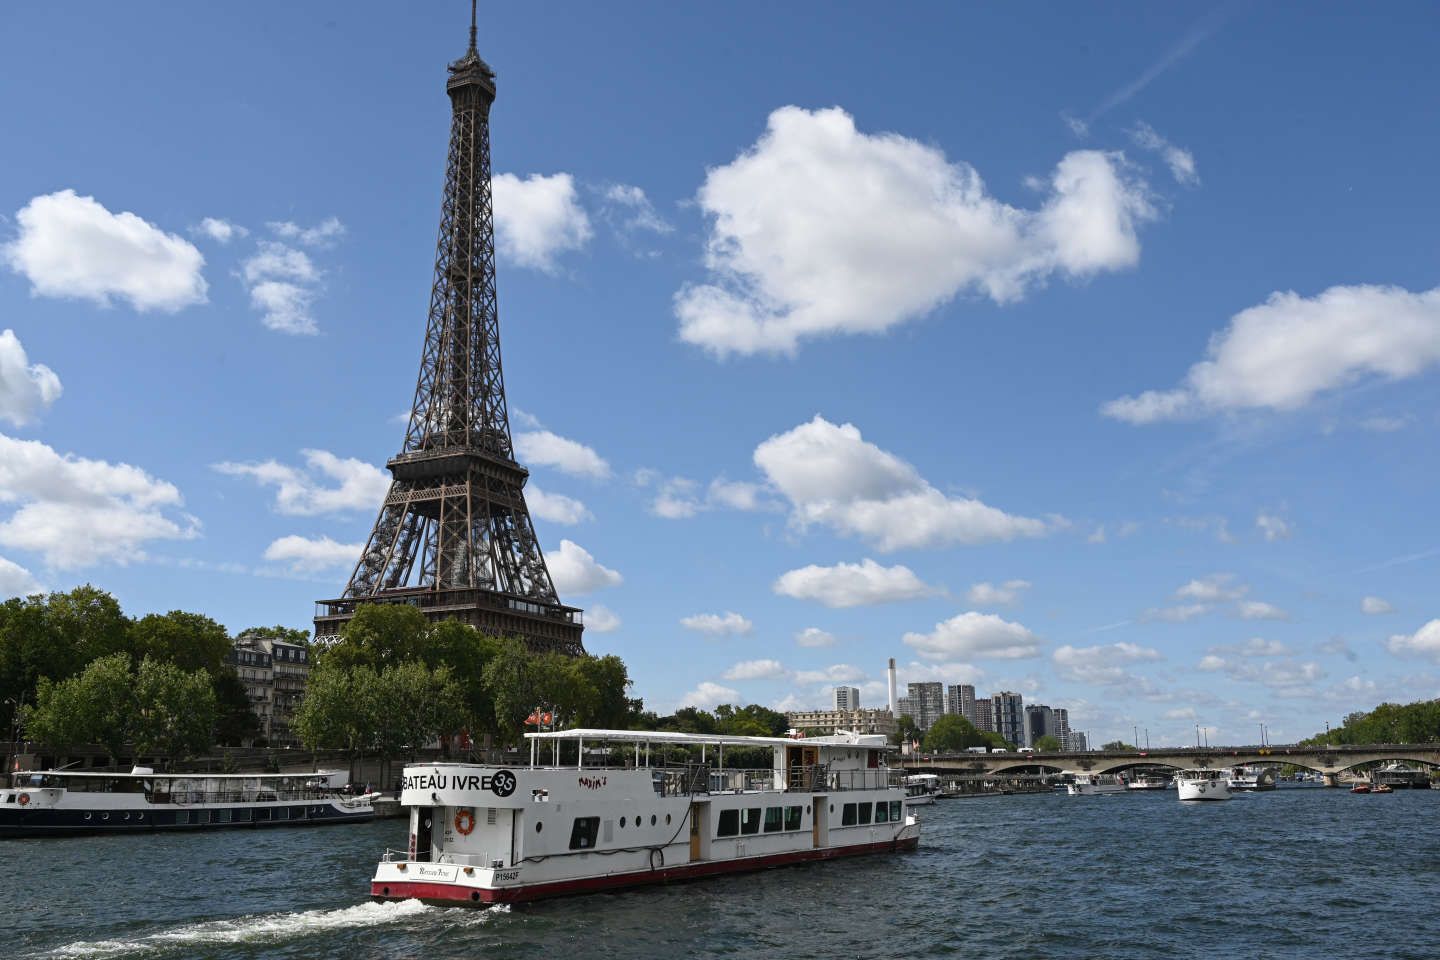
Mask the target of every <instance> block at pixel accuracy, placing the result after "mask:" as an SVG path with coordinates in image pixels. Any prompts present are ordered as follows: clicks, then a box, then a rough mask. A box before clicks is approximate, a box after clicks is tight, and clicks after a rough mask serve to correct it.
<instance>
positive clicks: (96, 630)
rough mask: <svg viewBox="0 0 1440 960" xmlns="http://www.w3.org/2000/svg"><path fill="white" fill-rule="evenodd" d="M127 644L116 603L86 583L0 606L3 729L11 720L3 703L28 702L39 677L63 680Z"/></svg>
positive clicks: (0, 723)
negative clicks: (70, 588)
mask: <svg viewBox="0 0 1440 960" xmlns="http://www.w3.org/2000/svg"><path fill="white" fill-rule="evenodd" d="M128 643H129V621H128V620H126V618H125V615H124V613H123V612H121V610H120V605H119V604H118V603H117V602H116V601H115V598H114V597H112V596H110V594H108V593H105V592H104V591H103V590H98V589H96V588H95V587H92V586H90V585H89V584H86V585H85V586H83V587H76V588H75V589H74V590H71V591H69V592H68V593H51V594H47V595H41V594H32V595H31V596H29V597H24V598H20V597H15V598H12V599H10V600H7V601H5V602H4V603H0V726H3V727H4V728H5V729H7V730H8V729H9V725H10V722H11V720H12V719H13V716H14V713H13V711H14V707H13V706H12V705H11V703H9V702H6V701H13V702H14V703H15V704H21V703H33V702H34V700H35V693H36V688H37V686H38V684H39V681H40V678H41V677H49V678H50V679H51V680H62V679H64V678H66V677H69V676H72V675H74V674H76V673H78V672H79V671H80V670H82V669H84V667H85V665H86V664H87V663H89V662H90V661H92V660H96V659H98V658H100V657H103V656H107V655H109V654H112V653H118V652H121V651H123V650H127V649H129V647H128Z"/></svg>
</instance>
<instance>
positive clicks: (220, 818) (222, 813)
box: [215, 809, 230, 823]
mask: <svg viewBox="0 0 1440 960" xmlns="http://www.w3.org/2000/svg"><path fill="white" fill-rule="evenodd" d="M215 822H216V823H229V822H230V811H229V810H228V809H220V810H216V811H215Z"/></svg>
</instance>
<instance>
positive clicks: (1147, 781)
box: [1125, 773, 1170, 790]
mask: <svg viewBox="0 0 1440 960" xmlns="http://www.w3.org/2000/svg"><path fill="white" fill-rule="evenodd" d="M1125 789H1126V790H1169V789H1170V778H1169V777H1167V776H1165V775H1164V774H1163V773H1142V774H1138V775H1136V776H1134V777H1132V778H1131V779H1130V782H1129V783H1127V784H1125Z"/></svg>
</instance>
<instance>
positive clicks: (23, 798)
mask: <svg viewBox="0 0 1440 960" xmlns="http://www.w3.org/2000/svg"><path fill="white" fill-rule="evenodd" d="M16 799H17V800H19V801H20V806H22V807H23V806H26V805H28V804H29V803H30V794H28V793H22V794H20V796H19V797H17V798H16Z"/></svg>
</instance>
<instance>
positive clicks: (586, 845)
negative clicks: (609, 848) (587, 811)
mask: <svg viewBox="0 0 1440 960" xmlns="http://www.w3.org/2000/svg"><path fill="white" fill-rule="evenodd" d="M599 832H600V818H599V817H576V818H575V825H574V826H572V827H571V828H570V849H571V850H589V849H590V848H592V847H594V846H595V834H597V833H599Z"/></svg>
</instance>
